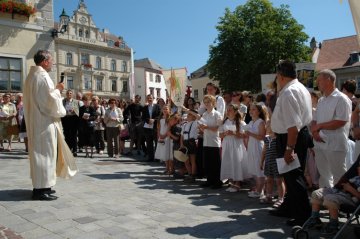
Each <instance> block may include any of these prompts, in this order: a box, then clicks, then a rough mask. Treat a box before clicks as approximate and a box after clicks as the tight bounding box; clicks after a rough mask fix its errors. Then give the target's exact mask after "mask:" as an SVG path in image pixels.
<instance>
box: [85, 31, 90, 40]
mask: <svg viewBox="0 0 360 239" xmlns="http://www.w3.org/2000/svg"><path fill="white" fill-rule="evenodd" d="M85 37H86V38H90V34H89V31H88V30H85Z"/></svg>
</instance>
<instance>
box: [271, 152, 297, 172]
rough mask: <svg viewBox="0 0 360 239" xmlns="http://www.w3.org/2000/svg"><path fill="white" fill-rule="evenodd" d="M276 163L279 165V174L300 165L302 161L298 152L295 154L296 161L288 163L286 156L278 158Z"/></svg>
mask: <svg viewBox="0 0 360 239" xmlns="http://www.w3.org/2000/svg"><path fill="white" fill-rule="evenodd" d="M276 164H277V167H278V171H279V174H283V173H287V172H289V171H291V170H293V169H296V168H299V167H300V161H299V158H298V156H297V155H296V154H295V155H294V161H292V162H291V163H289V164H287V163H286V162H285V159H284V158H277V159H276Z"/></svg>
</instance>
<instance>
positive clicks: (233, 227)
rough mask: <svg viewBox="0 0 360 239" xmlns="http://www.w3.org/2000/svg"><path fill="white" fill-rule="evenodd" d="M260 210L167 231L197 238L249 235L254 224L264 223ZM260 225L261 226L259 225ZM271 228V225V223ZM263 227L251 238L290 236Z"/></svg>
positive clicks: (286, 233)
mask: <svg viewBox="0 0 360 239" xmlns="http://www.w3.org/2000/svg"><path fill="white" fill-rule="evenodd" d="M262 214H263V213H262V212H261V211H259V210H256V211H252V213H251V214H250V215H234V216H229V217H230V218H234V219H235V220H228V221H214V222H207V223H202V224H199V225H196V226H193V227H191V226H190V227H172V228H167V229H166V231H167V232H169V233H172V234H176V235H184V236H185V235H190V236H192V237H196V238H232V237H234V236H240V237H241V236H242V235H244V236H245V235H248V234H249V233H254V232H256V231H254V228H255V226H254V224H257V223H263V222H258V219H259V218H260V220H261V217H262V216H263V215H262ZM257 227H259V226H257ZM269 227H270V228H271V226H270V225H269ZM269 227H268V228H263V229H262V230H261V231H260V230H257V232H256V235H252V237H251V238H266V239H271V238H274V239H275V238H276V239H279V238H288V235H290V234H289V233H290V229H289V231H288V232H279V231H270V230H269V229H270V228H269Z"/></svg>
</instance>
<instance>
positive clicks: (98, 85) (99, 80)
mask: <svg viewBox="0 0 360 239" xmlns="http://www.w3.org/2000/svg"><path fill="white" fill-rule="evenodd" d="M102 85H103V78H102V77H97V78H96V90H98V91H102V90H103V87H102Z"/></svg>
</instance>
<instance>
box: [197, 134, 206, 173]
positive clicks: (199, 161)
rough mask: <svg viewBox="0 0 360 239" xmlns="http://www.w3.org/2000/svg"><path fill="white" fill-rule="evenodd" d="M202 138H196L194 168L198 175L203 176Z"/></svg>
mask: <svg viewBox="0 0 360 239" xmlns="http://www.w3.org/2000/svg"><path fill="white" fill-rule="evenodd" d="M203 141H204V140H203V138H198V144H197V152H196V168H197V175H198V176H199V177H204V176H205V169H204V162H203Z"/></svg>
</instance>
